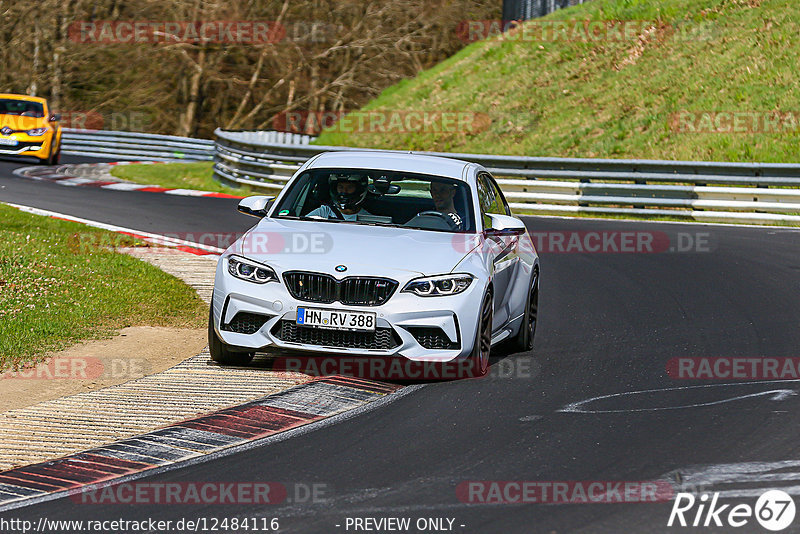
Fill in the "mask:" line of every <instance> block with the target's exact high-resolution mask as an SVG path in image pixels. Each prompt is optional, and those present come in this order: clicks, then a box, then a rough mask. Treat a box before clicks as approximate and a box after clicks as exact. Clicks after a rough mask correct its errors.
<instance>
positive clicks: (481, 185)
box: [477, 174, 494, 229]
mask: <svg viewBox="0 0 800 534" xmlns="http://www.w3.org/2000/svg"><path fill="white" fill-rule="evenodd" d="M477 184H478V205H480V208H481V220H483V228H484V229H486V228H489V227H490V226H491V225H492V221H491V219H489V215H488V214H489V213H492V203H493V201H494V198H493V196H494V191H492V186H491V185H490V184H489V182H487V181H486V175H485V174H479V175H478V180H477Z"/></svg>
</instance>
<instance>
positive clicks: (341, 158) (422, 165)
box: [307, 150, 470, 180]
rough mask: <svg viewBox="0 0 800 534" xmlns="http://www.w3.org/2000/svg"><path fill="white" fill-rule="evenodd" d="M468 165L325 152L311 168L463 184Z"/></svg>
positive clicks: (368, 153) (403, 156)
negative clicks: (368, 171) (411, 175)
mask: <svg viewBox="0 0 800 534" xmlns="http://www.w3.org/2000/svg"><path fill="white" fill-rule="evenodd" d="M467 165H470V163H469V162H466V161H461V160H457V159H450V158H442V157H438V156H427V155H423V154H414V153H411V152H393V151H388V150H387V151H380V150H375V151H359V150H344V151H338V152H324V153H322V154H320V155H319V156H317V157H316V158H314V160H313V161H312V162H311V163H310V164H309V166H308V167H307V168H308V169H325V168H348V169H376V170H388V171H400V172H409V173H417V174H430V175H433V176H443V177H446V178H455V179H456V180H463V179H464V168H465V167H466V166H467Z"/></svg>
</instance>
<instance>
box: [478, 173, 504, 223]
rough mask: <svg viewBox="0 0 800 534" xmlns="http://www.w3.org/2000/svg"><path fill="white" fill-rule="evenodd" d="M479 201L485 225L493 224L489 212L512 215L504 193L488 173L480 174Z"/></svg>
mask: <svg viewBox="0 0 800 534" xmlns="http://www.w3.org/2000/svg"><path fill="white" fill-rule="evenodd" d="M478 203H479V204H480V206H481V216H482V217H483V227H484V228H488V227H490V226H491V220H490V219H489V216H488V214H489V213H495V214H497V215H511V211H510V210H509V208H508V204H507V203H506V199H505V198H504V197H503V193H502V192H501V191H500V188H499V187H498V186H497V183H495V181H494V179H493V178H492V177H491V176H490V175H489V174H486V173H482V174H480V175H479V176H478Z"/></svg>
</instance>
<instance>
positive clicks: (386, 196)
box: [274, 169, 475, 232]
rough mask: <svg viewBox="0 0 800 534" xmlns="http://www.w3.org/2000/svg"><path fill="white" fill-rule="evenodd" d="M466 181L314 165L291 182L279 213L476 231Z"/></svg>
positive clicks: (317, 218) (431, 228) (440, 229)
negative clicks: (315, 167)
mask: <svg viewBox="0 0 800 534" xmlns="http://www.w3.org/2000/svg"><path fill="white" fill-rule="evenodd" d="M470 199H471V195H470V190H469V186H468V185H467V184H465V183H464V182H461V181H459V180H453V179H451V178H444V177H439V176H429V175H424V174H410V173H402V172H394V171H384V170H372V169H315V170H313V171H308V172H305V173H303V174H302V175H301V176H300V177H298V178H297V179H296V180H294V181H293V182H292V185H291V186H290V188H289V190H288V191H287V194H286V195H285V196H284V197H283V199H282V200H281V202H280V204H279V205H278V206H277V207H276V209H275V211H274V213H275V217H277V218H302V219H309V220H318V221H322V222H340V223H352V224H372V225H384V226H402V227H408V228H420V229H424V230H435V231H443V232H474V228H475V218H474V217H473V212H472V203H471V201H470Z"/></svg>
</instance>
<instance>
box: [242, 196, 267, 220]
mask: <svg viewBox="0 0 800 534" xmlns="http://www.w3.org/2000/svg"><path fill="white" fill-rule="evenodd" d="M274 201H275V197H266V196H254V197H247V198H243V199H242V200H241V202H239V208H238V209H239V211H240V212H242V213H244V214H245V215H251V216H253V217H258V218H259V219H261V218H264V217H266V216H267V212H268V211H269V208H270V207H271V206H272V203H273V202H274Z"/></svg>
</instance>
